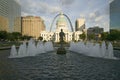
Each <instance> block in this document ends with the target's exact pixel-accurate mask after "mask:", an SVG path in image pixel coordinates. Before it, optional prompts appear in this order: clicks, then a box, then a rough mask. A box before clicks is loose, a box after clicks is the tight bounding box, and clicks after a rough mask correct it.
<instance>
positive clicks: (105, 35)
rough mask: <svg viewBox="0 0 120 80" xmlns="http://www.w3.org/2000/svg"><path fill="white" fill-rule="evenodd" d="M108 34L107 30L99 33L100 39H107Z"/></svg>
mask: <svg viewBox="0 0 120 80" xmlns="http://www.w3.org/2000/svg"><path fill="white" fill-rule="evenodd" d="M108 34H109V33H108V32H103V33H101V40H107V37H108Z"/></svg>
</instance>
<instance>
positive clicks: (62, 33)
mask: <svg viewBox="0 0 120 80" xmlns="http://www.w3.org/2000/svg"><path fill="white" fill-rule="evenodd" d="M59 36H60V42H63V41H64V37H65V33H64V32H63V29H61V32H60V33H59Z"/></svg>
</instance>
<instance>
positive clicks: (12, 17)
mask: <svg viewBox="0 0 120 80" xmlns="http://www.w3.org/2000/svg"><path fill="white" fill-rule="evenodd" d="M0 31H7V32H21V7H20V5H19V3H17V2H16V1H15V0H0Z"/></svg>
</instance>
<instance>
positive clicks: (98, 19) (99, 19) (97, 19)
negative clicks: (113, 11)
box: [95, 15, 104, 22]
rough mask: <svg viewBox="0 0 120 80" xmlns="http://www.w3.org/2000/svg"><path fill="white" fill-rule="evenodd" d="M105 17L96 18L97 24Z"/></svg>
mask: <svg viewBox="0 0 120 80" xmlns="http://www.w3.org/2000/svg"><path fill="white" fill-rule="evenodd" d="M103 17H104V16H103V15H101V16H98V17H96V18H95V22H99V21H101V20H102V19H103Z"/></svg>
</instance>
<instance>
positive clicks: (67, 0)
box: [60, 0, 75, 6]
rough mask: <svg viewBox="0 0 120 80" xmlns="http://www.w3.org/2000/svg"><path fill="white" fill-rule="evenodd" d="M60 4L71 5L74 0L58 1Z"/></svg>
mask: <svg viewBox="0 0 120 80" xmlns="http://www.w3.org/2000/svg"><path fill="white" fill-rule="evenodd" d="M60 1H61V2H62V5H66V6H67V5H71V4H73V3H74V2H75V0H60Z"/></svg>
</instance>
